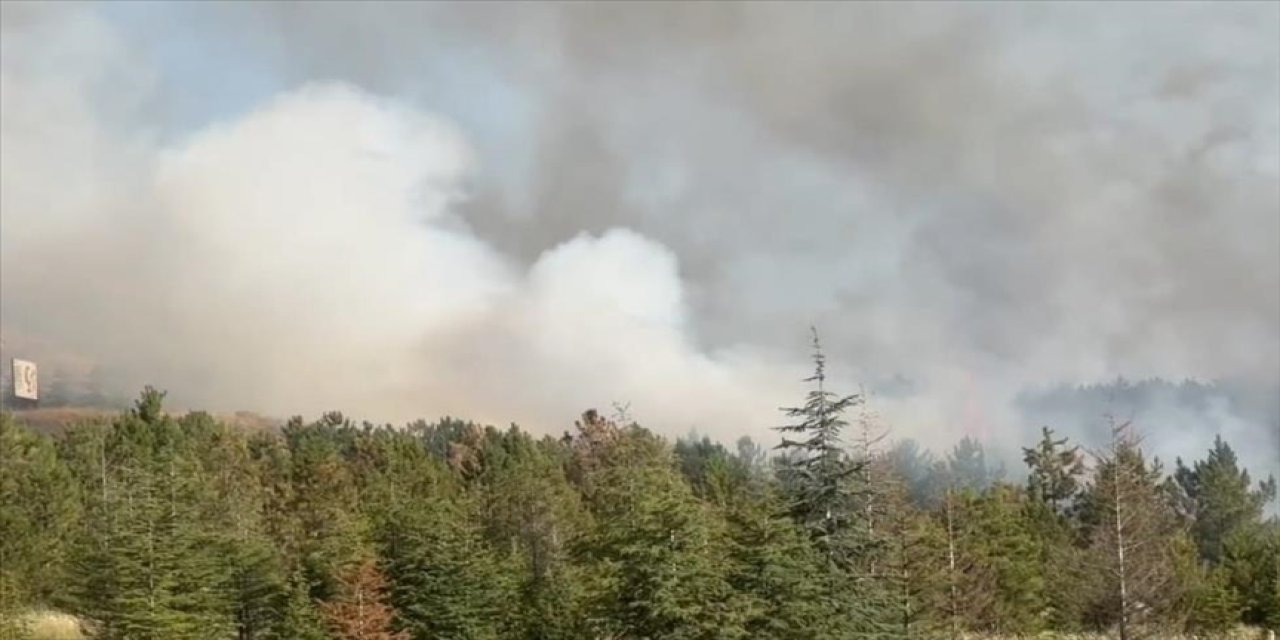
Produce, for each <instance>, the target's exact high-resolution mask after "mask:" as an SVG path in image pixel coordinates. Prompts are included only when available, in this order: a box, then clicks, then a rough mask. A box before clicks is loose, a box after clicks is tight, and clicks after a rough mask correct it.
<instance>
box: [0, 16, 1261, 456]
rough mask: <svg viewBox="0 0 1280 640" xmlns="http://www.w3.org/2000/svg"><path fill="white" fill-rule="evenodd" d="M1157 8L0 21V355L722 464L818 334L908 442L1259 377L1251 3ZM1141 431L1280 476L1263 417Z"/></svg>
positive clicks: (115, 379)
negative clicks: (1052, 409)
mask: <svg viewBox="0 0 1280 640" xmlns="http://www.w3.org/2000/svg"><path fill="white" fill-rule="evenodd" d="M1149 6H1156V5H1147V6H1144V5H1136V4H1135V5H1122V6H1113V5H1108V8H1106V9H1103V8H1102V7H1100V6H1099V7H1092V8H1088V9H1086V8H1084V7H1083V6H1082V5H1024V6H1021V7H1019V8H1017V9H1016V10H1015V9H1013V8H1008V10H1006V8H1004V7H1001V8H999V9H998V10H997V9H994V8H993V7H992V6H989V5H945V6H944V5H937V6H934V5H909V6H906V7H898V6H890V5H875V4H863V3H851V4H846V5H831V4H825V5H823V4H805V5H789V4H764V3H759V4H739V5H729V4H724V5H716V4H704V5H675V4H662V5H659V4H621V3H619V4H605V5H550V4H542V5H535V4H528V5H519V4H496V3H481V4H479V5H465V4H435V3H422V4H411V3H391V4H372V5H364V4H346V3H337V2H334V3H314V4H301V3H284V4H263V3H254V4H248V3H245V4H223V5H212V4H208V5H171V6H164V7H159V6H157V7H155V8H151V9H147V10H145V11H144V10H142V9H141V8H140V7H141V5H119V6H116V5H72V4H23V3H13V2H9V3H5V4H3V9H2V10H3V30H4V37H3V40H2V41H0V46H2V47H3V58H2V60H0V101H2V102H0V127H2V131H0V134H2V137H3V140H2V145H0V147H2V148H0V161H2V162H0V182H2V185H0V187H2V188H0V207H2V209H0V268H2V269H3V271H2V272H0V285H2V287H3V289H2V291H0V293H2V294H3V295H2V297H0V302H2V303H3V305H2V307H0V320H3V333H4V339H5V351H6V353H5V355H6V356H8V355H17V354H16V353H14V352H16V351H22V352H23V354H24V355H30V356H34V357H36V358H38V359H41V360H42V361H43V362H46V363H56V364H58V365H59V366H60V367H61V368H63V369H66V370H68V371H70V370H73V369H76V368H77V367H79V368H80V369H89V368H93V367H96V368H97V370H98V373H97V374H96V376H97V380H98V382H106V383H109V384H110V385H111V386H112V387H113V388H112V390H113V391H126V392H127V391H129V390H131V389H136V387H137V386H138V385H141V384H143V383H152V384H156V385H157V386H161V387H165V388H168V389H169V390H170V391H171V393H172V396H173V399H174V402H175V403H178V404H181V405H183V406H203V407H209V408H213V409H220V410H227V409H251V410H257V411H262V412H266V413H270V414H273V415H285V414H294V413H302V414H312V415H313V414H315V413H316V412H319V411H323V410H328V409H341V410H343V411H345V412H347V413H349V414H352V415H355V416H359V417H368V418H371V419H377V420H402V419H406V418H411V417H419V416H425V417H428V418H430V417H434V416H438V415H440V414H445V413H450V414H457V415H461V416H464V417H469V418H476V419H480V420H486V421H492V422H497V423H505V422H508V421H517V422H520V423H522V424H525V425H527V426H530V427H532V428H535V429H539V430H555V429H558V428H560V427H562V426H564V425H566V424H567V423H568V422H569V421H570V420H571V419H572V417H573V416H574V415H575V414H576V413H577V412H578V411H580V410H582V409H584V408H586V407H589V406H596V407H598V408H601V409H606V410H607V408H608V407H607V405H608V403H610V402H612V401H618V402H624V403H625V402H629V403H630V406H631V410H632V412H633V414H634V415H635V417H636V418H638V419H639V420H641V421H643V422H644V423H646V424H648V425H650V426H653V427H655V428H657V429H661V430H663V431H665V432H666V433H668V434H682V433H685V432H687V431H688V430H689V429H691V428H696V429H698V430H699V431H701V432H704V433H709V434H711V435H713V436H716V437H719V438H722V439H725V440H729V439H732V438H736V437H737V436H739V435H743V434H749V435H753V436H756V437H767V436H766V434H767V431H766V428H767V427H768V426H770V425H771V424H774V423H775V422H776V421H777V420H778V417H779V416H778V414H777V413H776V407H777V406H778V405H780V404H792V403H794V402H796V401H797V400H798V399H799V397H800V393H801V392H802V385H801V384H800V383H799V379H800V378H802V377H803V376H804V375H805V372H806V369H807V362H806V361H805V355H806V353H805V349H806V342H805V338H806V329H807V327H808V325H809V324H810V323H817V324H818V325H819V327H820V328H821V329H822V331H823V334H824V336H826V337H827V338H828V341H827V342H828V346H829V347H830V354H829V355H830V356H831V362H832V373H833V375H834V377H835V380H834V382H835V386H836V387H837V389H843V390H850V391H852V390H854V389H856V387H857V385H858V383H859V382H862V383H865V384H866V385H867V387H868V389H869V390H871V391H873V392H875V394H876V395H875V403H876V407H877V408H878V409H879V410H880V412H881V413H882V414H884V415H885V417H886V418H887V419H888V421H889V422H891V423H892V424H893V426H894V427H895V429H896V432H897V434H898V435H904V436H912V437H916V438H918V439H921V440H923V441H924V443H925V444H926V445H929V446H932V447H934V448H935V449H937V448H945V447H946V446H948V445H949V444H950V442H952V441H954V440H955V439H956V438H957V437H958V436H959V435H962V434H969V435H976V436H979V437H983V438H985V439H987V440H988V441H989V442H990V443H992V444H994V445H996V446H997V447H999V448H1002V449H1004V450H1006V451H1011V450H1016V447H1017V446H1018V445H1021V444H1026V443H1027V442H1028V441H1030V440H1032V439H1034V437H1035V435H1036V429H1038V427H1039V426H1040V425H1039V424H1037V423H1035V422H1036V421H1038V419H1039V417H1040V416H1038V415H1035V416H1032V415H1030V414H1028V413H1027V412H1025V411H1023V410H1022V408H1021V407H1019V406H1018V405H1017V404H1015V403H1014V402H1013V400H1014V398H1015V397H1016V396H1017V395H1018V394H1019V392H1022V391H1024V390H1026V389H1027V388H1029V387H1045V386H1051V385H1054V384H1057V383H1063V382H1067V383H1077V382H1096V381H1099V380H1110V379H1113V378H1115V377H1116V376H1117V375H1124V376H1127V377H1130V378H1144V377H1147V376H1164V377H1166V378H1173V379H1181V378H1183V377H1194V378H1199V379H1205V380H1208V379H1231V380H1233V381H1234V382H1236V383H1239V384H1241V385H1243V386H1245V387H1247V388H1249V389H1250V390H1251V393H1254V394H1262V395H1266V394H1268V393H1274V390H1276V389H1280V330H1278V329H1277V324H1278V323H1280V292H1278V291H1280V257H1277V256H1280V251H1278V250H1277V249H1278V248H1280V247H1278V245H1280V213H1277V211H1278V210H1280V45H1277V44H1276V43H1277V42H1280V9H1277V8H1276V6H1275V5H1266V4H1221V3H1216V4H1203V5H1201V4H1189V3H1188V4H1181V5H1178V6H1177V7H1173V6H1165V7H1158V8H1156V9H1151V8H1148V7H1149ZM142 35H147V37H146V38H143V37H142ZM202 74H204V75H202ZM206 105H209V106H207V107H206ZM72 356H74V358H73V357H72ZM68 375H70V374H68ZM1264 404H1265V403H1264ZM1175 409H1176V407H1175V408H1171V409H1170V411H1174V410H1175ZM1214 416H1217V417H1214ZM1033 417H1034V418H1035V419H1036V420H1035V421H1033V420H1032V418H1033ZM1144 417H1145V418H1148V419H1150V421H1151V423H1150V424H1143V425H1141V426H1144V427H1145V428H1146V429H1148V430H1149V431H1150V432H1152V433H1151V436H1152V439H1153V440H1159V441H1163V442H1173V441H1174V439H1173V438H1172V437H1171V436H1172V435H1173V431H1177V432H1178V433H1179V437H1178V438H1177V439H1176V441H1177V442H1178V443H1183V442H1186V443H1187V444H1186V445H1185V446H1186V447H1190V448H1191V450H1188V451H1185V452H1184V455H1186V456H1194V455H1198V454H1199V453H1200V451H1199V449H1202V448H1204V447H1207V446H1208V445H1209V443H1210V442H1211V440H1212V436H1213V433H1214V432H1215V431H1228V432H1230V434H1232V437H1234V438H1235V439H1237V440H1240V441H1242V446H1241V447H1240V448H1242V449H1246V450H1247V451H1245V452H1244V455H1243V457H1244V458H1245V460H1246V462H1248V463H1249V464H1250V465H1251V466H1254V467H1263V468H1270V469H1277V467H1276V464H1275V460H1276V459H1280V455H1277V454H1280V451H1277V448H1280V433H1277V428H1280V427H1278V426H1277V425H1275V424H1273V423H1268V422H1267V420H1268V418H1267V417H1266V416H1264V417H1263V418H1261V420H1260V421H1259V420H1255V419H1253V418H1250V419H1248V420H1242V419H1241V415H1240V414H1239V412H1238V411H1237V409H1236V408H1235V407H1232V406H1229V405H1228V404H1224V405H1223V406H1222V407H1219V408H1217V409H1215V411H1213V412H1200V413H1196V414H1195V415H1194V416H1192V415H1191V414H1188V413H1186V412H1185V411H1183V412H1176V411H1175V412H1174V413H1167V412H1162V411H1157V410H1153V411H1151V412H1149V413H1148V414H1147V415H1146V416H1139V417H1138V418H1139V421H1140V422H1141V421H1142V419H1143V418H1144ZM1062 422H1064V423H1065V422H1068V420H1067V419H1066V418H1065V417H1064V418H1063V419H1062ZM1171 425H1177V428H1176V429H1174V430H1168V429H1167V428H1168V427H1170V426H1171ZM1195 425H1201V426H1195ZM1068 430H1069V431H1073V432H1074V433H1077V434H1079V435H1083V434H1085V433H1087V431H1086V430H1084V429H1083V428H1081V429H1070V428H1069V429H1068ZM1162 430H1166V432H1164V433H1162ZM1188 431H1190V434H1188V433H1187V432H1188ZM1184 435H1185V436H1186V437H1185V438H1183V437H1182V436H1184ZM1193 441H1194V442H1193ZM1243 441H1250V444H1249V445H1248V446H1245V445H1243ZM1197 443H1199V444H1197ZM1172 448H1173V449H1176V450H1181V449H1182V448H1183V446H1182V445H1181V444H1179V445H1178V447H1172ZM1161 449H1162V451H1165V450H1169V449H1171V446H1168V447H1161Z"/></svg>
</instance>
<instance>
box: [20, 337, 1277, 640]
mask: <svg viewBox="0 0 1280 640" xmlns="http://www.w3.org/2000/svg"><path fill="white" fill-rule="evenodd" d="M814 360H815V372H814V375H813V377H811V378H810V379H809V382H810V383H811V385H812V390H811V391H810V392H809V394H808V395H807V396H806V397H805V398H804V399H803V401H802V402H801V403H800V404H799V405H798V406H796V407H794V408H788V409H785V410H784V415H785V420H783V421H782V422H785V424H783V425H781V426H780V427H779V432H780V435H781V436H782V444H781V445H780V446H779V447H777V448H776V449H772V450H765V449H763V448H762V447H760V446H759V445H757V444H755V443H753V442H752V441H750V440H748V439H744V440H742V441H740V442H738V443H737V445H736V447H735V448H733V449H729V448H726V447H724V446H723V445H721V444H719V443H715V442H712V441H710V440H708V439H705V438H703V439H696V438H688V439H681V440H678V441H677V442H675V443H674V445H673V444H671V443H668V442H667V441H665V440H664V439H662V438H661V437H658V436H656V435H654V434H653V433H652V432H650V431H648V430H646V429H644V428H642V427H640V426H639V425H636V424H631V423H629V421H627V420H626V419H625V418H624V419H622V420H617V419H613V420H611V419H607V418H605V417H604V416H602V415H600V414H599V413H597V412H595V411H588V412H586V413H584V414H583V416H582V417H581V419H580V420H579V421H577V422H576V424H575V425H574V428H573V429H572V431H570V432H566V433H565V434H564V435H563V437H551V436H547V437H542V438H535V437H533V436H531V435H530V434H528V433H525V432H523V431H521V430H520V429H518V428H516V427H514V426H512V427H511V428H509V429H496V428H493V427H484V426H480V425H476V424H472V423H469V422H464V421H459V420H455V419H444V420H441V421H439V422H436V423H431V424H428V423H425V422H421V421H420V422H416V423H413V424H410V425H407V426H406V427H402V428H392V427H391V426H375V425H372V424H368V423H363V424H357V423H354V422H353V421H351V420H349V419H348V418H346V417H345V416H343V415H342V414H339V413H330V414H326V415H324V416H323V417H321V418H320V419H319V420H317V421H314V422H304V421H303V420H302V419H298V418H295V419H293V420H291V421H289V423H288V424H287V425H286V426H284V428H283V429H282V430H281V431H279V432H278V433H277V432H258V431H254V432H248V431H244V430H238V429H235V428H233V427H230V426H228V425H226V424H223V423H220V422H218V421H217V420H215V419H213V418H212V417H210V416H208V415H206V414H201V413H193V414H188V415H184V416H182V417H180V418H175V417H173V416H171V415H169V414H167V413H165V411H164V410H163V406H162V401H163V398H164V394H163V393H162V392H159V391H156V390H154V389H150V388H148V389H146V390H145V391H143V393H142V394H141V396H140V397H139V398H138V400H137V401H136V402H135V403H134V405H133V407H132V408H131V409H129V410H127V411H125V412H122V413H121V414H120V415H119V416H117V417H116V418H114V419H111V420H102V421H93V422H89V423H85V424H79V425H75V426H73V427H71V428H69V429H68V430H66V431H65V433H62V434H59V435H57V436H56V437H55V436H47V435H42V434H38V433H35V432H34V431H31V430H29V429H27V428H25V427H23V426H22V425H20V424H17V423H16V422H15V421H14V420H13V419H12V418H11V417H9V416H5V417H4V418H3V423H0V427H2V430H0V621H3V622H0V638H20V637H23V635H22V634H23V633H24V631H23V629H21V628H20V626H21V625H20V621H21V620H22V617H21V616H20V615H19V614H20V613H21V612H22V611H26V610H29V609H32V608H55V609H58V610H62V611H67V612H71V613H74V614H75V615H77V616H79V617H80V618H81V619H82V620H83V621H84V624H85V626H86V631H87V632H88V633H90V634H91V635H92V637H96V638H103V639H121V640H123V639H128V640H184V639H206V638H207V639H210V640H212V639H228V638H237V639H240V640H267V639H280V640H283V639H297V640H320V639H341V640H348V639H365V640H374V639H383V640H385V639H392V638H396V639H408V638H413V639H421V640H427V639H431V640H436V639H464V638H465V639H486V638H494V639H496V638H515V639H527V640H550V639H557V638H564V639H569V638H616V639H621V638H629V639H659V638H661V639H667V638H670V639H677V640H680V639H690V640H692V639H720V638H724V639H733V638H767V639H779V640H783V639H794V640H813V639H823V638H832V639H835V638H960V637H962V636H964V635H966V634H974V633H991V634H1006V635H1011V636H1017V635H1032V634H1036V633H1039V632H1041V631H1045V630H1057V631H1064V632H1066V631H1072V632H1074V631H1089V630H1097V631H1107V632H1110V633H1114V634H1116V635H1117V636H1118V637H1120V638H1122V639H1124V640H1128V639H1130V638H1139V637H1168V636H1170V635H1172V634H1175V633H1183V632H1197V633H1201V634H1213V633H1215V632H1218V631H1220V630H1224V629H1227V628H1230V627H1233V626H1235V625H1240V624H1247V625H1253V626H1257V627H1270V628H1273V629H1274V628H1280V522H1277V520H1276V518H1274V517H1272V518H1270V519H1266V518H1265V517H1264V514H1265V505H1266V503H1267V502H1268V501H1270V500H1273V499H1274V497H1275V483H1274V481H1273V480H1270V479H1269V480H1267V481H1265V482H1260V483H1259V482H1254V481H1253V479H1251V478H1250V476H1249V474H1248V472H1247V471H1245V470H1244V469H1241V468H1239V466H1238V463H1237V460H1236V456H1235V453H1234V452H1233V450H1232V448H1231V446H1230V445H1228V443H1226V442H1225V441H1223V440H1221V439H1218V440H1216V441H1215V442H1213V443H1206V445H1208V446H1209V448H1208V452H1207V455H1206V457H1205V458H1204V459H1202V460H1196V461H1193V462H1190V463H1184V462H1183V461H1181V460H1178V461H1175V463H1174V465H1173V467H1172V468H1171V469H1169V470H1166V469H1165V468H1164V467H1163V466H1162V465H1161V463H1160V462H1159V461H1156V460H1151V459H1148V458H1147V457H1146V456H1145V455H1144V453H1143V447H1142V441H1141V438H1140V435H1139V434H1138V432H1137V430H1136V429H1135V428H1134V426H1133V425H1131V424H1126V423H1113V424H1112V425H1111V435H1112V438H1111V442H1110V443H1109V445H1108V446H1106V447H1104V448H1103V449H1100V450H1098V451H1092V452H1085V451H1081V450H1080V448H1079V447H1077V446H1074V445H1072V444H1071V443H1070V442H1068V441H1067V440H1066V439H1065V438H1060V437H1057V436H1056V435H1055V434H1054V432H1053V431H1052V430H1051V429H1049V428H1044V429H1043V430H1042V432H1041V436H1040V439H1039V441H1037V442H1034V443H1031V445H1030V446H1028V447H1027V448H1026V449H1024V454H1025V456H1024V461H1025V464H1026V466H1027V472H1028V473H1027V479H1026V481H1025V482H1018V483H1013V482H1009V481H1007V480H1005V478H1004V475H1003V472H1002V470H1001V469H999V468H997V467H996V466H994V465H991V464H989V463H988V461H987V460H986V459H985V455H984V452H983V449H982V447H981V445H980V444H979V443H977V442H975V441H973V440H965V441H962V442H961V443H960V444H959V445H958V446H957V447H956V448H955V449H954V450H953V451H952V452H951V453H950V455H948V456H946V457H945V458H943V459H934V458H933V456H932V455H931V454H929V453H928V452H926V451H924V450H923V449H921V448H920V447H919V445H917V444H915V443H912V442H910V441H904V442H898V443H897V444H894V445H891V444H890V443H889V441H888V439H887V437H886V436H887V429H885V428H883V427H881V426H880V424H879V422H878V420H876V418H875V416H874V415H872V414H870V412H869V411H868V409H867V407H866V406H865V402H864V398H862V397H861V396H859V395H856V394H855V395H844V394H839V393H835V392H833V391H832V390H831V389H829V388H828V384H827V379H826V373H825V361H824V359H823V357H822V354H821V351H820V350H819V349H818V348H817V343H816V338H815V352H814Z"/></svg>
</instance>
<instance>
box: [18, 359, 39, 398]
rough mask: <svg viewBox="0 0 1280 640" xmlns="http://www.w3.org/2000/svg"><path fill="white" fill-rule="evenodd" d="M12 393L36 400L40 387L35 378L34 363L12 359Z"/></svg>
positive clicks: (19, 396)
mask: <svg viewBox="0 0 1280 640" xmlns="http://www.w3.org/2000/svg"><path fill="white" fill-rule="evenodd" d="M13 395H14V397H16V398H23V399H25V400H38V399H39V398H40V387H39V385H38V383H37V378H36V363H34V362H28V361H27V360H19V359H17V358H14V359H13Z"/></svg>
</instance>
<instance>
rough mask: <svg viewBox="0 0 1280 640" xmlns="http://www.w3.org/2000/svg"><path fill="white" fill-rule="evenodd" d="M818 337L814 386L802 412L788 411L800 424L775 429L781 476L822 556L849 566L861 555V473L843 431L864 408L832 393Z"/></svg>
mask: <svg viewBox="0 0 1280 640" xmlns="http://www.w3.org/2000/svg"><path fill="white" fill-rule="evenodd" d="M812 333H813V356H812V357H813V363H814V373H813V375H812V376H810V377H808V378H805V382H810V383H813V389H811V390H810V391H809V393H808V395H807V396H806V398H805V402H804V404H803V405H802V406H799V407H786V408H783V409H782V411H783V413H785V414H786V416H787V417H788V418H792V419H795V420H796V422H794V423H792V424H788V425H783V426H780V427H775V429H776V430H777V431H780V432H782V434H783V435H782V443H781V444H779V445H778V446H777V449H778V450H779V451H780V452H781V455H780V456H779V458H778V463H779V468H778V475H779V479H780V480H781V482H782V486H783V487H784V489H785V491H787V493H788V494H789V502H790V504H789V511H790V513H791V515H792V517H793V518H795V520H796V522H798V523H800V525H801V526H802V527H804V528H805V530H806V531H808V533H809V535H810V537H811V538H812V539H813V541H814V542H815V543H816V544H817V545H818V547H819V549H820V550H821V551H822V553H823V554H824V555H825V556H826V557H827V558H828V559H829V561H830V562H832V563H833V564H835V565H838V566H840V567H847V566H848V564H849V562H850V561H851V559H852V556H853V555H854V554H856V553H857V552H858V549H857V545H851V544H850V543H851V541H853V540H854V535H853V534H854V530H855V527H854V522H853V517H854V504H853V498H854V490H855V486H854V482H855V480H856V474H857V472H858V471H859V468H858V467H857V466H856V465H855V464H853V462H851V461H850V459H849V456H848V455H846V453H845V450H844V444H843V441H842V432H843V431H844V429H845V428H846V427H848V426H849V422H848V421H847V420H846V419H845V417H844V414H845V412H846V411H848V410H849V409H851V408H854V407H858V406H860V405H861V404H862V402H863V398H862V396H860V395H857V394H853V395H843V396H842V395H837V394H835V393H833V392H831V391H829V390H827V386H826V381H827V374H826V356H825V355H824V354H823V353H822V345H821V343H820V342H819V340H818V332H817V330H816V329H814V330H812Z"/></svg>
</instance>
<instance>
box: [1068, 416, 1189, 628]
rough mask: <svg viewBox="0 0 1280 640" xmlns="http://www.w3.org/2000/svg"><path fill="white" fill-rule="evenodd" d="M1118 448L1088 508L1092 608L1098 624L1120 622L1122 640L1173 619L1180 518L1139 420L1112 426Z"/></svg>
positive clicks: (1105, 460) (1109, 452) (1103, 461)
mask: <svg viewBox="0 0 1280 640" xmlns="http://www.w3.org/2000/svg"><path fill="white" fill-rule="evenodd" d="M1111 434H1112V441H1111V445H1110V447H1108V449H1106V450H1105V451H1102V452H1099V453H1098V454H1096V457H1097V469H1096V471H1095V473H1094V478H1093V481H1092V482H1091V483H1090V485H1089V487H1088V488H1087V489H1086V491H1085V494H1084V496H1083V498H1082V499H1083V501H1084V504H1083V505H1082V508H1083V514H1082V518H1083V519H1084V522H1085V526H1086V535H1087V538H1088V540H1089V545H1090V556H1089V557H1090V561H1091V565H1090V566H1091V567H1092V570H1093V571H1094V572H1096V573H1095V575H1096V576H1097V581H1096V582H1095V584H1094V588H1095V592H1094V596H1095V598H1094V601H1093V603H1092V606H1091V610H1090V611H1089V612H1088V615H1089V617H1090V620H1091V622H1092V623H1093V624H1094V625H1095V626H1110V625H1114V626H1115V628H1116V630H1117V633H1118V635H1119V637H1120V640H1129V639H1130V638H1138V637H1144V636H1145V635H1147V634H1149V633H1151V632H1152V630H1153V628H1155V627H1158V626H1159V625H1161V624H1162V623H1163V624H1168V623H1169V622H1170V620H1169V619H1168V618H1167V617H1166V616H1168V615H1169V614H1171V613H1173V612H1172V611H1171V606H1172V605H1173V603H1175V602H1177V601H1178V597H1179V593H1178V590H1179V585H1178V583H1177V580H1176V575H1175V572H1174V567H1175V554H1174V549H1173V544H1174V540H1175V534H1176V532H1177V523H1176V520H1175V517H1174V513H1173V510H1172V507H1171V505H1170V504H1169V503H1168V500H1167V498H1166V495H1165V494H1164V492H1162V490H1161V488H1160V483H1161V480H1160V478H1161V473H1160V467H1159V463H1158V462H1157V463H1154V464H1150V465H1149V464H1148V463H1147V461H1146V459H1145V458H1144V457H1143V454H1142V450H1141V448H1140V442H1141V439H1140V438H1139V436H1138V435H1137V434H1136V432H1135V431H1134V428H1133V426H1132V424H1131V423H1129V422H1124V423H1119V424H1117V423H1114V422H1113V423H1112V427H1111Z"/></svg>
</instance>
